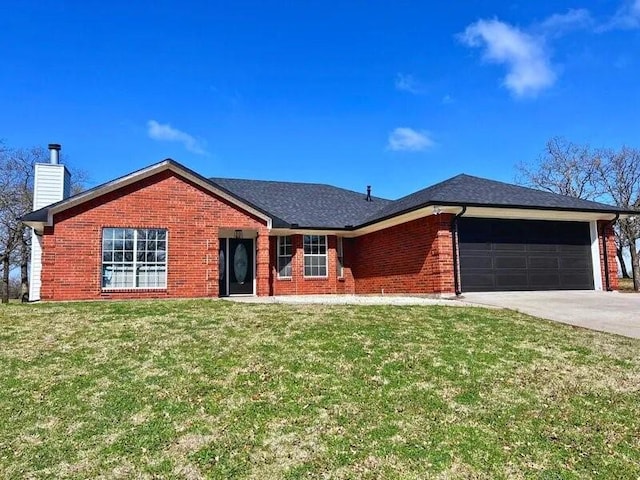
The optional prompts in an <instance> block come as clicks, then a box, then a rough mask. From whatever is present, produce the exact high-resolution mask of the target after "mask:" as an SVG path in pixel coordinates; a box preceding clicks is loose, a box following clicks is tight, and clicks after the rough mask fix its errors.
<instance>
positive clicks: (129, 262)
mask: <svg viewBox="0 0 640 480" xmlns="http://www.w3.org/2000/svg"><path fill="white" fill-rule="evenodd" d="M102 288H105V289H111V288H114V289H117V288H167V230H166V229H161V228H104V229H103V230H102Z"/></svg>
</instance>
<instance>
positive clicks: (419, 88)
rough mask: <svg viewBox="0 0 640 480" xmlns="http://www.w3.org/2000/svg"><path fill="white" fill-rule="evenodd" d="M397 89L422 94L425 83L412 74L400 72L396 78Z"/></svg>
mask: <svg viewBox="0 0 640 480" xmlns="http://www.w3.org/2000/svg"><path fill="white" fill-rule="evenodd" d="M395 86H396V90H399V91H401V92H408V93H413V94H414V95H420V94H422V93H424V85H422V83H421V82H419V81H418V80H416V78H415V77H414V76H413V75H411V74H405V73H398V74H397V75H396V80H395Z"/></svg>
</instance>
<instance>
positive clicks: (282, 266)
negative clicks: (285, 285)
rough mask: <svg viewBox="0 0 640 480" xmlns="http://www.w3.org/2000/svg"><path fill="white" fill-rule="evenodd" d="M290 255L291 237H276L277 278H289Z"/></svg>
mask: <svg viewBox="0 0 640 480" xmlns="http://www.w3.org/2000/svg"><path fill="white" fill-rule="evenodd" d="M291 254H292V245H291V237H290V236H289V235H286V236H282V237H278V278H291V256H292V255H291Z"/></svg>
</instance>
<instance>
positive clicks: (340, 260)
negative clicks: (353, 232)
mask: <svg viewBox="0 0 640 480" xmlns="http://www.w3.org/2000/svg"><path fill="white" fill-rule="evenodd" d="M336 240H337V243H336V257H337V258H336V270H337V272H336V273H337V275H338V278H342V277H344V250H343V245H342V237H336Z"/></svg>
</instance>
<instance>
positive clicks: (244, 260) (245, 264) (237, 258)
mask: <svg viewBox="0 0 640 480" xmlns="http://www.w3.org/2000/svg"><path fill="white" fill-rule="evenodd" d="M248 268H249V258H248V256H247V249H246V248H245V246H244V245H243V244H242V243H240V244H238V246H237V247H236V251H235V252H234V255H233V274H234V275H235V276H236V281H237V282H238V283H239V284H240V285H242V284H243V283H244V281H245V279H246V278H247V269H248Z"/></svg>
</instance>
